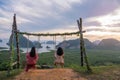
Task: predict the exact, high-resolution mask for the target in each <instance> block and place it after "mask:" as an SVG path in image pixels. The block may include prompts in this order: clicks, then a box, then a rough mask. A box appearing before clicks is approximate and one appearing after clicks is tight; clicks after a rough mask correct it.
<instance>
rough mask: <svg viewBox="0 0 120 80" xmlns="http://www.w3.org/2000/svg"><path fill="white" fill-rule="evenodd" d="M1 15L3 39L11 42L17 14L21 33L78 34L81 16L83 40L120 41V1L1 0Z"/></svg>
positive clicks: (0, 31) (0, 24) (1, 34)
mask: <svg viewBox="0 0 120 80" xmlns="http://www.w3.org/2000/svg"><path fill="white" fill-rule="evenodd" d="M0 13H1V14H0V39H1V38H3V39H9V37H10V34H11V29H12V23H13V20H12V19H13V15H14V13H16V19H17V27H18V30H20V31H22V32H30V33H31V32H34V33H48V32H49V33H58V32H59V33H63V32H76V31H78V30H79V29H78V26H77V22H76V20H77V19H79V18H80V17H81V18H82V21H83V23H82V24H83V30H85V31H86V33H84V38H87V39H89V40H90V41H95V40H102V39H106V38H114V39H117V40H119V41H120V36H119V35H120V0H100V1H98V0H51V1H49V0H36V1H34V2H33V1H32V0H19V1H18V0H14V1H13V0H7V1H6V0H0ZM34 38H35V37H33V38H31V40H33V39H34ZM35 39H36V38H35ZM46 39H47V38H46ZM49 39H52V38H51V37H50V38H49Z"/></svg>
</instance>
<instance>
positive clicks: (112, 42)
mask: <svg viewBox="0 0 120 80" xmlns="http://www.w3.org/2000/svg"><path fill="white" fill-rule="evenodd" d="M97 48H98V49H114V50H119V49H120V41H118V40H116V39H113V38H108V39H103V40H102V41H101V42H100V43H99V44H98V46H97Z"/></svg>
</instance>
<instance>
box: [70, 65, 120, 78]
mask: <svg viewBox="0 0 120 80" xmlns="http://www.w3.org/2000/svg"><path fill="white" fill-rule="evenodd" d="M71 68H72V69H74V70H75V71H77V72H78V73H79V74H80V75H81V76H82V77H85V78H87V79H88V80H119V79H120V76H119V75H120V65H111V66H92V67H91V68H92V70H93V72H92V73H87V72H86V69H85V67H80V66H78V65H72V66H71Z"/></svg>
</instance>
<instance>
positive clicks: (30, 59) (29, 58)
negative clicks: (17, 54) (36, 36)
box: [25, 47, 38, 72]
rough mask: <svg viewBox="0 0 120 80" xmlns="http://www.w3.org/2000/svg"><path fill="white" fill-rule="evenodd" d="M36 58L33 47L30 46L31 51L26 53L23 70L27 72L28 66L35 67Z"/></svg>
mask: <svg viewBox="0 0 120 80" xmlns="http://www.w3.org/2000/svg"><path fill="white" fill-rule="evenodd" d="M37 60H38V54H37V53H36V50H35V47H32V49H31V51H30V52H29V53H27V54H26V68H25V71H26V72H28V70H29V69H30V68H35V64H36V62H37Z"/></svg>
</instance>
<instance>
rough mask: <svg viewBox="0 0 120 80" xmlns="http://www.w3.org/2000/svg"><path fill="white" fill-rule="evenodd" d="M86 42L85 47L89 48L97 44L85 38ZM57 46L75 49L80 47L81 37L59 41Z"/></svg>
mask: <svg viewBox="0 0 120 80" xmlns="http://www.w3.org/2000/svg"><path fill="white" fill-rule="evenodd" d="M84 42H85V47H86V48H87V49H92V48H94V47H95V45H94V44H93V43H92V42H90V41H89V40H88V39H84ZM57 47H62V48H67V49H75V48H80V40H79V39H74V40H67V41H63V42H61V43H59V44H58V45H57Z"/></svg>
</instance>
